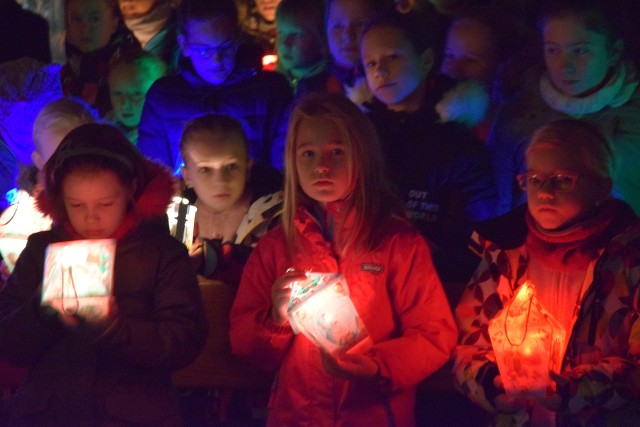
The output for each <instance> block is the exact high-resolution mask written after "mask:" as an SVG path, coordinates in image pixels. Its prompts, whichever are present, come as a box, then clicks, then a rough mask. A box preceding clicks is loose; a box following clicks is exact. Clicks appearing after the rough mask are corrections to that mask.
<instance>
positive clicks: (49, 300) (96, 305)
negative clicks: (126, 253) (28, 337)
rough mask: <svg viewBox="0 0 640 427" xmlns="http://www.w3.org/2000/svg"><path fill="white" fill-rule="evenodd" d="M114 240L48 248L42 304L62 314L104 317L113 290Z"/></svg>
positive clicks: (83, 241) (55, 245)
mask: <svg viewBox="0 0 640 427" xmlns="http://www.w3.org/2000/svg"><path fill="white" fill-rule="evenodd" d="M115 253H116V240H115V239H95V240H76V241H70V242H61V243H52V244H50V245H49V246H48V247H47V254H46V258H45V266H44V278H43V284H42V304H43V305H45V304H46V305H50V306H51V307H53V308H55V309H56V310H58V311H59V312H61V313H64V314H70V315H79V316H82V317H84V318H94V319H99V318H104V317H106V316H107V315H108V313H109V307H110V304H109V303H110V299H111V295H112V290H113V266H114V261H115Z"/></svg>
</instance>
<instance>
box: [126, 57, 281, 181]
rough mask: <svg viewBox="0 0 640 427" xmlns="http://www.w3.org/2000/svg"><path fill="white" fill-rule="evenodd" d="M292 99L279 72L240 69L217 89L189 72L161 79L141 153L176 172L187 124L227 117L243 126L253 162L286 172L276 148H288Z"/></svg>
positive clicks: (148, 107) (146, 118) (144, 125)
mask: <svg viewBox="0 0 640 427" xmlns="http://www.w3.org/2000/svg"><path fill="white" fill-rule="evenodd" d="M291 97H292V94H291V88H290V87H289V83H288V82H287V79H286V78H285V77H284V76H282V75H280V74H277V73H275V72H268V71H256V70H254V69H252V68H241V67H236V69H235V70H234V71H233V73H232V74H231V75H230V76H229V78H228V79H227V81H225V82H224V83H222V84H220V85H211V84H209V83H207V82H205V81H204V80H202V79H201V78H200V77H199V76H198V75H197V74H196V73H195V72H194V71H193V70H191V69H190V67H189V68H188V69H185V70H183V71H182V72H180V73H179V74H176V75H171V76H166V77H163V78H161V79H159V80H157V81H156V82H155V83H154V84H153V86H151V89H149V92H148V93H147V98H146V101H145V105H144V109H143V111H142V118H141V120H140V126H139V128H138V133H139V137H138V148H139V149H140V151H142V153H144V154H145V155H146V156H148V157H150V158H152V159H156V160H158V161H160V162H161V163H163V164H165V165H167V166H169V167H170V168H171V169H172V170H173V171H174V172H175V171H177V170H178V169H179V168H180V165H181V163H182V159H181V157H180V136H181V135H182V130H183V128H184V125H185V124H186V123H187V122H188V121H189V120H191V119H193V118H195V117H197V116H200V115H202V114H205V113H218V114H227V115H230V116H232V117H235V118H236V119H238V120H240V122H242V124H243V126H244V128H245V132H246V134H247V137H248V140H249V156H250V157H251V159H253V160H254V161H257V162H260V163H263V164H266V165H271V166H273V167H275V168H277V169H282V167H283V163H284V162H283V155H284V153H281V152H272V151H273V150H272V147H280V149H282V147H283V146H284V144H283V142H282V141H284V139H285V136H286V130H287V129H286V124H287V117H286V112H287V107H288V105H289V103H290V102H291ZM278 151H279V150H278Z"/></svg>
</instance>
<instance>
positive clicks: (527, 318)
mask: <svg viewBox="0 0 640 427" xmlns="http://www.w3.org/2000/svg"><path fill="white" fill-rule="evenodd" d="M523 286H524V284H523ZM515 300H516V298H515V297H514V298H512V299H511V302H510V303H509V307H508V308H507V315H506V318H508V317H509V311H510V310H511V306H512V305H513V303H514V301H515ZM532 302H533V295H532V296H531V297H530V298H529V306H528V307H527V317H526V319H525V326H524V334H523V335H522V341H520V343H518V344H514V343H513V342H512V341H511V339H510V338H509V333H508V332H507V319H506V318H505V321H504V336H505V338H506V339H507V342H508V343H509V344H511V345H512V346H515V347H518V346H520V345H522V343H524V340H525V339H526V338H527V333H528V332H529V315H530V314H531V303H532Z"/></svg>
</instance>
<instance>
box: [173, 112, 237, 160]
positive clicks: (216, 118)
mask: <svg viewBox="0 0 640 427" xmlns="http://www.w3.org/2000/svg"><path fill="white" fill-rule="evenodd" d="M199 132H210V133H212V134H216V135H221V136H228V135H236V136H239V137H240V140H241V141H242V143H243V146H244V149H245V151H246V152H247V158H248V156H249V141H248V139H247V134H246V133H245V131H244V128H243V127H242V124H241V123H240V121H238V120H237V119H235V118H233V117H231V116H227V115H224V114H216V113H207V114H204V115H202V116H199V117H196V118H195V119H192V120H191V121H189V122H188V123H187V124H186V125H185V127H184V130H183V131H182V136H181V137H180V154H181V155H182V158H183V159H184V158H185V154H186V148H187V147H189V145H190V144H191V143H192V142H193V138H194V135H195V134H196V133H199Z"/></svg>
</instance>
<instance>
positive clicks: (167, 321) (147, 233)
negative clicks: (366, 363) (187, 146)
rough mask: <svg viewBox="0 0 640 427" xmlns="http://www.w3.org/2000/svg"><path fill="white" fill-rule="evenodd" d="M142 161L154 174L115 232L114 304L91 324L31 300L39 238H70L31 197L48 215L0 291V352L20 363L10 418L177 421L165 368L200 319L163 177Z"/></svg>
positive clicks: (42, 202)
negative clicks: (107, 316) (172, 230)
mask: <svg viewBox="0 0 640 427" xmlns="http://www.w3.org/2000/svg"><path fill="white" fill-rule="evenodd" d="M152 170H153V171H155V174H154V175H155V176H154V177H153V178H152V179H151V180H150V182H149V183H148V184H147V185H146V186H145V190H144V191H143V193H142V194H141V196H140V197H139V198H138V199H137V200H136V203H135V206H134V208H133V210H132V212H131V213H130V214H128V216H127V217H126V218H125V220H124V221H123V224H122V225H121V228H120V229H119V230H118V231H116V233H115V236H117V237H118V242H117V249H116V257H115V272H114V288H113V293H114V297H115V301H116V304H117V307H118V313H117V317H116V320H115V321H114V322H112V323H111V324H109V325H103V326H101V327H97V326H89V324H88V323H84V322H81V323H80V325H79V326H78V327H77V328H68V327H65V326H64V325H63V324H62V322H61V321H60V320H59V318H58V315H57V313H56V312H55V311H52V309H47V308H44V307H42V306H41V304H40V298H41V282H42V278H43V267H44V261H45V251H46V248H47V246H48V245H49V244H50V243H54V242H62V241H68V240H73V238H72V234H73V231H71V230H72V229H70V228H69V226H68V225H66V224H65V223H64V222H61V218H57V217H56V215H55V213H54V211H53V210H50V209H49V208H50V207H51V206H52V204H51V201H50V200H47V199H46V194H45V192H42V193H40V196H39V199H38V202H39V207H40V208H41V209H43V210H44V211H46V212H47V213H50V214H52V216H53V219H54V223H55V225H54V227H53V229H52V230H51V231H45V232H41V233H36V234H33V235H31V236H30V238H29V241H28V243H27V246H26V248H25V250H24V251H23V252H22V254H21V256H20V258H19V259H18V262H17V265H16V267H15V270H14V271H13V274H12V275H11V277H10V279H9V280H8V282H7V284H6V285H5V287H4V288H3V289H2V291H1V292H0V342H1V343H2V345H1V346H0V356H2V357H5V358H7V359H8V360H10V361H12V362H14V363H19V364H22V365H26V366H28V367H29V375H28V377H27V379H26V380H25V382H24V383H23V384H22V385H21V386H20V388H19V389H18V390H17V392H16V393H15V394H14V396H13V398H12V400H11V401H10V402H9V404H8V414H9V418H10V423H11V422H15V423H17V424H20V423H22V424H20V425H43V424H46V425H103V423H105V422H114V423H127V424H129V423H141V424H142V423H145V424H147V425H179V423H180V413H179V408H178V405H177V398H176V396H175V394H174V392H173V390H172V388H171V384H170V373H171V371H173V370H176V369H178V368H181V367H183V366H185V365H187V364H188V363H189V362H191V361H192V360H193V359H194V358H195V357H196V355H197V354H198V352H199V351H200V349H201V348H202V345H203V343H204V338H205V336H206V323H205V317H204V309H203V306H202V300H201V297H200V293H199V289H198V285H197V282H196V275H195V271H194V269H193V267H192V265H191V262H190V261H189V258H188V254H187V251H186V249H185V247H184V246H183V245H182V244H180V243H179V242H178V241H177V240H175V239H174V238H173V237H171V236H170V235H169V230H168V224H167V219H166V207H167V205H168V203H169V200H170V199H171V196H172V193H173V185H172V184H173V182H172V179H171V177H170V175H169V173H168V172H167V171H165V170H164V169H160V168H159V167H158V166H154V167H153V168H152ZM118 425H119V424H118Z"/></svg>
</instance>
